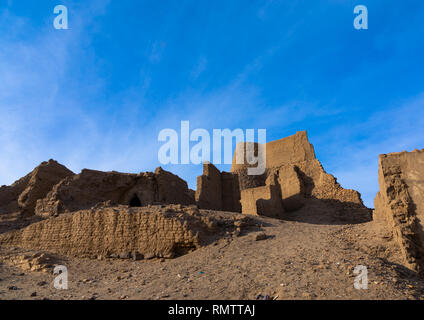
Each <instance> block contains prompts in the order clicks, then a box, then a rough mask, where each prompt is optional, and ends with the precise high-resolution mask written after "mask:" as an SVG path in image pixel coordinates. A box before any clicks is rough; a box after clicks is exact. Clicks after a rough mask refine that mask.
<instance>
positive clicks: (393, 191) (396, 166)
mask: <svg viewBox="0 0 424 320" xmlns="http://www.w3.org/2000/svg"><path fill="white" fill-rule="evenodd" d="M244 147H245V144H240V145H238V146H237V149H236V152H235V155H234V160H233V164H232V167H231V170H230V172H220V171H219V170H218V169H217V168H216V167H215V166H214V165H213V164H211V163H204V164H203V175H201V176H199V177H198V178H197V188H196V190H195V191H194V190H191V189H189V187H188V185H187V183H186V182H185V181H184V180H182V179H181V178H179V177H178V176H176V175H174V174H172V173H171V172H167V171H165V170H163V169H162V168H158V169H156V170H155V172H143V173H138V174H129V173H119V172H101V171H95V170H87V169H84V170H82V172H81V173H79V174H75V173H73V172H72V171H70V170H68V169H67V168H66V167H64V166H63V165H61V164H59V163H57V162H56V161H54V160H49V161H48V162H43V163H41V164H40V165H39V166H38V167H37V168H35V169H34V170H33V171H32V172H31V173H29V174H28V175H27V176H25V177H23V178H21V179H20V180H18V181H16V182H15V183H14V184H12V185H10V186H2V187H1V188H0V216H6V215H10V214H16V213H18V215H19V219H21V220H25V221H27V222H26V224H25V225H24V226H22V227H16V228H14V229H13V230H6V231H4V232H2V233H0V245H1V246H5V247H7V246H13V247H22V248H28V249H34V250H43V251H46V252H52V253H58V254H63V255H69V256H84V257H90V258H95V259H97V258H99V259H102V258H133V259H135V260H136V259H138V258H147V259H150V258H174V257H177V256H180V255H185V254H187V253H190V252H192V251H193V250H196V249H197V248H199V247H202V246H205V245H208V244H210V243H212V242H214V241H215V240H216V239H219V238H225V237H228V236H242V235H243V234H247V233H249V232H256V231H258V230H259V227H260V226H259V225H258V224H257V223H255V222H254V220H252V218H254V217H267V218H274V219H278V220H281V221H284V220H285V219H296V215H297V212H299V210H309V209H308V208H317V207H320V208H323V211H325V212H326V214H327V215H329V216H331V219H332V220H331V221H332V222H337V223H338V222H340V221H344V222H346V221H350V222H353V223H359V222H373V221H376V222H378V223H381V224H382V225H384V228H386V230H387V232H389V233H390V234H392V235H393V237H394V238H395V239H396V242H397V244H398V246H399V248H400V250H401V251H402V254H403V256H404V263H405V265H406V266H408V267H409V268H411V269H413V270H416V271H418V272H422V271H423V268H424V247H423V245H424V233H423V227H422V224H423V219H424V197H423V194H424V150H421V151H419V150H416V151H413V152H401V153H393V154H388V155H380V159H379V184H380V191H379V192H378V194H377V196H376V199H375V210H371V209H368V208H366V207H365V205H364V204H363V202H362V200H361V195H360V194H359V192H358V191H355V190H348V189H344V188H342V187H341V185H340V184H339V183H338V182H337V179H336V178H335V177H334V176H332V175H331V174H329V173H327V172H326V171H325V170H324V168H323V166H322V165H321V163H320V162H319V160H318V159H317V158H316V156H315V151H314V147H313V146H312V144H311V143H310V142H309V141H308V137H307V133H306V132H305V131H302V132H298V133H296V134H295V135H293V136H290V137H287V138H283V139H280V140H276V141H271V142H269V143H267V144H266V145H265V147H266V155H267V157H266V170H265V173H264V174H262V175H249V174H248V168H249V165H245V164H238V163H236V161H235V159H236V158H237V152H238V151H237V150H241V149H240V148H244ZM255 149H256V150H257V149H258V145H255ZM305 208H306V209H305ZM317 214H318V213H317ZM311 215H313V213H311Z"/></svg>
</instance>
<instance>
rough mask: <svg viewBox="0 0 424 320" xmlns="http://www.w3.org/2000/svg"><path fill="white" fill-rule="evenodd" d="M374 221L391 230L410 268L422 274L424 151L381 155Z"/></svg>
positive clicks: (423, 247)
mask: <svg viewBox="0 0 424 320" xmlns="http://www.w3.org/2000/svg"><path fill="white" fill-rule="evenodd" d="M378 176H379V185H380V190H379V192H378V193H377V196H376V198H375V200H374V205H375V211H374V217H375V220H376V221H380V222H383V223H385V224H386V225H387V227H388V228H389V229H390V230H392V232H393V236H394V238H395V239H396V240H397V242H398V243H399V246H400V248H401V250H402V253H403V255H404V259H405V263H406V265H408V266H409V267H410V268H412V269H414V270H416V271H419V272H421V273H422V272H423V270H424V234H423V223H424V149H423V150H415V151H413V152H400V153H390V154H382V155H380V157H379V173H378Z"/></svg>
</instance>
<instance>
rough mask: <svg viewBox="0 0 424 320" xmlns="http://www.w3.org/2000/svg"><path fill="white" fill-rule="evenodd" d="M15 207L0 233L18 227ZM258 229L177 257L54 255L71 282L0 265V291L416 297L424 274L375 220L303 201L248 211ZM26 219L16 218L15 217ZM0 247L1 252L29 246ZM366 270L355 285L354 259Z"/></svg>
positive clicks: (63, 295)
mask: <svg viewBox="0 0 424 320" xmlns="http://www.w3.org/2000/svg"><path fill="white" fill-rule="evenodd" d="M15 218H16V217H14V216H13V215H9V216H7V217H6V216H4V217H2V218H1V219H2V220H1V221H0V233H2V232H5V231H8V230H11V229H13V228H17V227H21V226H19V225H17V224H16V221H15V220H14V219H15ZM255 220H256V222H257V223H258V224H259V225H260V228H261V229H262V231H264V232H265V233H266V235H267V236H268V237H267V239H265V240H261V241H256V239H255V236H256V234H257V233H258V229H257V228H256V229H255V228H253V229H252V230H251V231H250V232H249V231H247V232H244V233H243V234H241V235H240V236H238V237H237V236H234V235H228V236H227V237H225V238H222V239H220V240H218V241H216V242H215V243H212V244H210V245H208V246H206V247H202V248H200V249H198V250H196V251H194V252H191V253H189V254H187V255H184V256H181V257H178V258H175V259H167V260H164V259H152V260H140V261H132V260H122V259H103V260H90V259H81V258H69V257H60V256H57V258H58V261H60V264H63V265H65V266H66V267H67V268H68V272H69V289H68V290H57V289H55V288H54V286H53V280H54V277H55V276H54V275H53V274H51V273H45V272H23V271H22V270H21V269H20V268H18V267H16V266H13V265H10V264H8V263H7V262H3V263H1V264H0V299H3V300H4V299H78V300H79V299H219V300H220V299H257V298H258V296H259V295H261V296H262V297H260V298H263V297H266V296H268V297H269V299H282V300H286V299H422V298H423V297H424V281H423V280H422V279H420V278H419V277H418V276H417V275H416V274H415V273H414V272H412V271H411V270H408V269H407V268H405V267H403V266H402V261H401V258H400V257H401V256H400V253H399V249H398V248H397V246H396V245H395V243H394V242H393V240H392V239H391V237H390V236H389V235H388V234H385V232H384V229H383V228H380V226H379V225H377V224H376V223H375V222H372V221H371V222H358V221H357V222H355V221H351V219H349V218H347V217H346V216H335V215H334V212H332V213H330V211H329V210H326V209H324V208H323V206H322V205H321V204H319V203H315V202H314V201H311V202H310V203H308V205H307V206H305V207H304V208H303V209H301V210H300V211H297V212H296V214H295V215H294V214H293V215H292V216H290V215H288V216H287V218H286V219H285V220H276V219H271V218H263V217H255ZM23 224H24V222H23ZM28 252H30V251H28V250H23V249H19V248H5V247H2V248H0V259H1V258H2V257H5V256H7V255H11V254H12V255H13V254H21V253H28ZM357 265H364V266H366V267H367V270H368V289H362V290H357V289H355V288H354V286H353V284H354V279H355V277H356V275H355V274H354V273H353V268H354V267H355V266H357Z"/></svg>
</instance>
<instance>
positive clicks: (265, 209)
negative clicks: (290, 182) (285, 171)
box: [241, 175, 284, 218]
mask: <svg viewBox="0 0 424 320" xmlns="http://www.w3.org/2000/svg"><path fill="white" fill-rule="evenodd" d="M241 206H242V209H243V213H245V214H252V215H260V216H268V217H271V218H283V214H284V207H283V201H282V197H281V187H280V185H279V183H278V181H277V177H276V176H275V175H271V176H269V177H268V179H267V181H266V185H265V186H262V187H256V188H249V189H244V190H242V191H241Z"/></svg>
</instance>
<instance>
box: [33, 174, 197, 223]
mask: <svg viewBox="0 0 424 320" xmlns="http://www.w3.org/2000/svg"><path fill="white" fill-rule="evenodd" d="M104 201H111V202H112V203H115V204H122V205H130V206H146V205H149V204H154V203H163V204H172V203H174V204H185V205H186V204H194V203H195V199H194V194H193V192H192V191H191V190H190V189H189V188H188V186H187V183H186V182H185V181H184V180H182V179H180V178H179V177H178V176H176V175H174V174H172V173H170V172H167V171H165V170H163V169H162V168H158V169H156V171H155V173H152V172H145V173H139V174H130V173H120V172H114V171H113V172H102V171H95V170H87V169H84V170H82V171H81V173H80V174H78V175H75V176H72V177H68V178H66V179H64V180H62V181H61V182H60V183H59V184H57V185H56V186H54V188H53V189H52V190H51V191H50V192H49V193H48V195H47V196H46V197H45V198H44V199H40V200H38V201H37V206H36V210H35V211H36V214H37V215H40V216H44V217H46V216H55V215H58V214H62V213H66V212H72V211H77V210H82V209H88V208H91V207H93V206H95V205H96V204H98V203H101V202H104Z"/></svg>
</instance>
